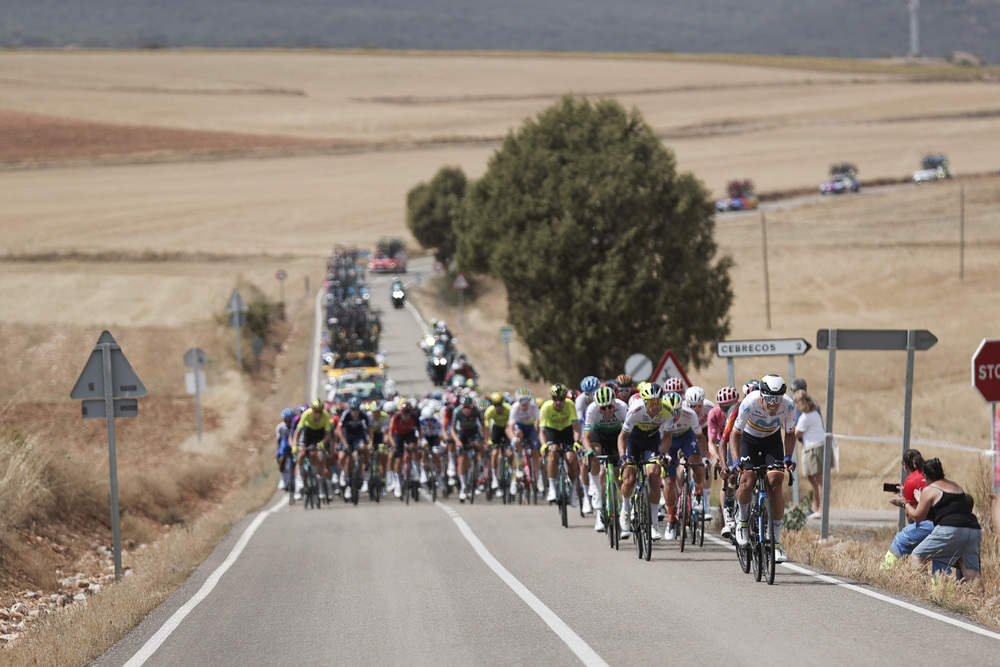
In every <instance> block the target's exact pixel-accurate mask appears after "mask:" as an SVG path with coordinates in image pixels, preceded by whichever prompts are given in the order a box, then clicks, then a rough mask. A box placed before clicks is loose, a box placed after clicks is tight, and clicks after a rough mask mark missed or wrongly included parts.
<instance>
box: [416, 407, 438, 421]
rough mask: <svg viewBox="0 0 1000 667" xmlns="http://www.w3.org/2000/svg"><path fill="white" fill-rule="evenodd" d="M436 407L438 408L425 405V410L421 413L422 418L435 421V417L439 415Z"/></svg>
mask: <svg viewBox="0 0 1000 667" xmlns="http://www.w3.org/2000/svg"><path fill="white" fill-rule="evenodd" d="M436 407H437V406H435V405H425V406H424V409H423V410H421V411H420V418H421V419H433V418H434V415H435V414H437V410H436V409H435V408H436Z"/></svg>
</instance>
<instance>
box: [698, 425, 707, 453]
mask: <svg viewBox="0 0 1000 667" xmlns="http://www.w3.org/2000/svg"><path fill="white" fill-rule="evenodd" d="M698 451H699V452H700V453H701V455H702V456H705V455H706V454H707V453H708V451H709V450H708V439H707V438H706V437H705V432H704V431H702V432H701V433H699V434H698Z"/></svg>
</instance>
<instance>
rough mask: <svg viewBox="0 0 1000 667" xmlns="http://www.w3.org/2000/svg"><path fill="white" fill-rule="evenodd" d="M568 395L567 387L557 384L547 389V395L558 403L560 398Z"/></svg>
mask: <svg viewBox="0 0 1000 667" xmlns="http://www.w3.org/2000/svg"><path fill="white" fill-rule="evenodd" d="M568 393H569V387H567V386H566V385H564V384H561V383H559V382H557V383H556V384H554V385H552V386H551V387H549V395H550V396H552V400H556V401H558V400H559V399H561V398H566V395H567V394H568Z"/></svg>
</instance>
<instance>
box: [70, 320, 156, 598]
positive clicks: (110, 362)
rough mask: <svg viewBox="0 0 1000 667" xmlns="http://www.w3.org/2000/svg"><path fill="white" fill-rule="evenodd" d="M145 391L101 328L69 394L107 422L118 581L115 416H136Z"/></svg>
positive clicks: (86, 410) (88, 414) (86, 413)
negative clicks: (139, 399)
mask: <svg viewBox="0 0 1000 667" xmlns="http://www.w3.org/2000/svg"><path fill="white" fill-rule="evenodd" d="M145 395H146V388H145V387H144V386H142V382H140V381H139V378H138V376H136V374H135V371H134V370H132V365H131V364H130V363H129V362H128V359H126V358H125V355H124V354H123V353H122V350H121V347H119V345H118V343H117V342H116V341H115V339H114V337H113V336H112V335H111V334H110V333H108V332H107V331H103V332H101V336H100V338H98V339H97V344H96V345H95V346H94V351H93V352H91V354H90V358H89V359H88V360H87V365H86V366H84V368H83V372H82V373H80V377H79V379H77V381H76V384H75V385H74V386H73V391H72V392H70V398H74V399H77V400H83V418H84V419H101V418H103V419H106V420H107V422H108V468H109V475H110V478H111V537H112V542H113V548H114V560H115V581H118V580H120V579H121V578H122V536H121V520H120V517H119V514H118V463H117V459H116V457H115V418H116V417H135V416H137V415H138V414H139V402H138V401H136V400H135V399H137V398H142V397H143V396H145Z"/></svg>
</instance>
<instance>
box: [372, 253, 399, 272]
mask: <svg viewBox="0 0 1000 667" xmlns="http://www.w3.org/2000/svg"><path fill="white" fill-rule="evenodd" d="M368 270H369V271H371V272H373V273H406V255H404V254H403V253H401V252H398V253H396V254H395V255H393V256H392V257H390V256H388V255H384V254H378V255H376V256H375V257H373V258H372V259H371V261H370V262H368Z"/></svg>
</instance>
